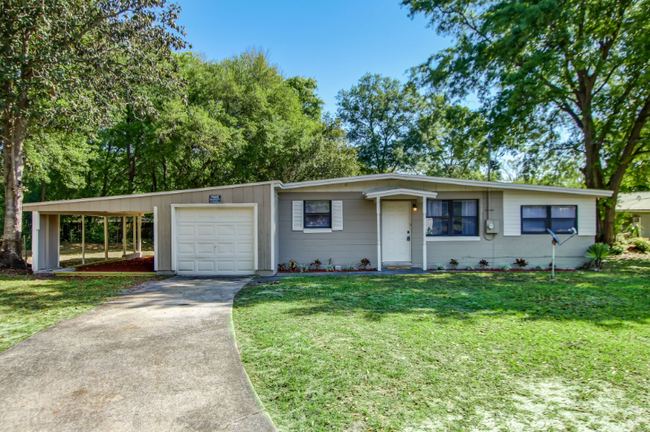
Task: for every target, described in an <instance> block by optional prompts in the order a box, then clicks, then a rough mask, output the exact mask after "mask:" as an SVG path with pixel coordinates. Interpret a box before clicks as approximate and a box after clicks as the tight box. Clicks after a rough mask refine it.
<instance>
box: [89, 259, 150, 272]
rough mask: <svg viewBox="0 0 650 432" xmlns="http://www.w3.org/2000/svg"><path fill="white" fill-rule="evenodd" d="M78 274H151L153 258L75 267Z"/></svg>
mask: <svg viewBox="0 0 650 432" xmlns="http://www.w3.org/2000/svg"><path fill="white" fill-rule="evenodd" d="M77 271H78V272H152V271H154V269H153V256H147V257H142V258H136V259H132V260H126V261H115V262H110V263H103V264H88V265H85V266H83V267H77Z"/></svg>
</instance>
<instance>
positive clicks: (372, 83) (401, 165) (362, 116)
mask: <svg viewBox="0 0 650 432" xmlns="http://www.w3.org/2000/svg"><path fill="white" fill-rule="evenodd" d="M337 101H338V111H337V115H338V117H339V118H340V119H341V120H342V121H343V124H344V125H345V126H346V131H347V134H348V139H349V140H350V141H351V142H352V143H353V144H354V145H355V146H356V147H357V149H358V154H359V161H360V162H361V163H362V164H363V166H364V170H365V171H366V172H368V173H387V172H395V171H414V170H415V166H416V165H417V163H418V162H419V161H420V160H421V151H422V149H423V147H422V143H421V141H420V140H419V139H417V137H416V136H414V135H413V131H414V130H415V129H416V127H417V121H418V117H419V114H420V111H421V109H422V108H423V106H422V104H423V100H422V97H421V96H420V94H419V93H418V91H417V89H416V88H415V86H413V85H410V84H406V85H403V84H401V83H400V82H399V81H398V80H396V79H392V78H387V77H382V76H380V75H376V74H375V75H372V74H367V75H364V76H363V77H362V78H361V79H360V80H359V83H358V84H357V85H356V86H353V87H352V88H351V89H350V90H348V91H346V90H341V91H340V92H339V93H338V95H337Z"/></svg>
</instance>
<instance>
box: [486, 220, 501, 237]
mask: <svg viewBox="0 0 650 432" xmlns="http://www.w3.org/2000/svg"><path fill="white" fill-rule="evenodd" d="M499 225H500V224H499V221H498V220H494V219H488V220H486V221H485V233H486V234H498V233H499Z"/></svg>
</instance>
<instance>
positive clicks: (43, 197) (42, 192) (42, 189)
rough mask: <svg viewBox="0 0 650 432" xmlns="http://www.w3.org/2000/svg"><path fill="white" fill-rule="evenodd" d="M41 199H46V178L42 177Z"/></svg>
mask: <svg viewBox="0 0 650 432" xmlns="http://www.w3.org/2000/svg"><path fill="white" fill-rule="evenodd" d="M41 201H45V180H43V179H41Z"/></svg>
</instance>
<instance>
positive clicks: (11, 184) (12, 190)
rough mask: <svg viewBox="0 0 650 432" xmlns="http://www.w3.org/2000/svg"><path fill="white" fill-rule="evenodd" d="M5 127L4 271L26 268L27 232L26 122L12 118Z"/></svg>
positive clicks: (0, 260) (0, 259)
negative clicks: (24, 236) (23, 241)
mask: <svg viewBox="0 0 650 432" xmlns="http://www.w3.org/2000/svg"><path fill="white" fill-rule="evenodd" d="M8 117H9V118H8V120H7V121H6V123H5V125H4V126H5V127H4V132H5V136H4V139H3V148H2V156H3V158H4V161H3V170H4V181H5V225H4V235H3V238H4V240H5V241H4V247H3V251H2V253H1V254H0V268H25V267H26V264H25V261H24V260H23V258H22V256H21V252H22V251H21V242H20V240H21V235H22V230H23V143H24V141H25V130H26V122H25V119H24V118H22V117H16V116H12V115H9V116H8Z"/></svg>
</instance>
